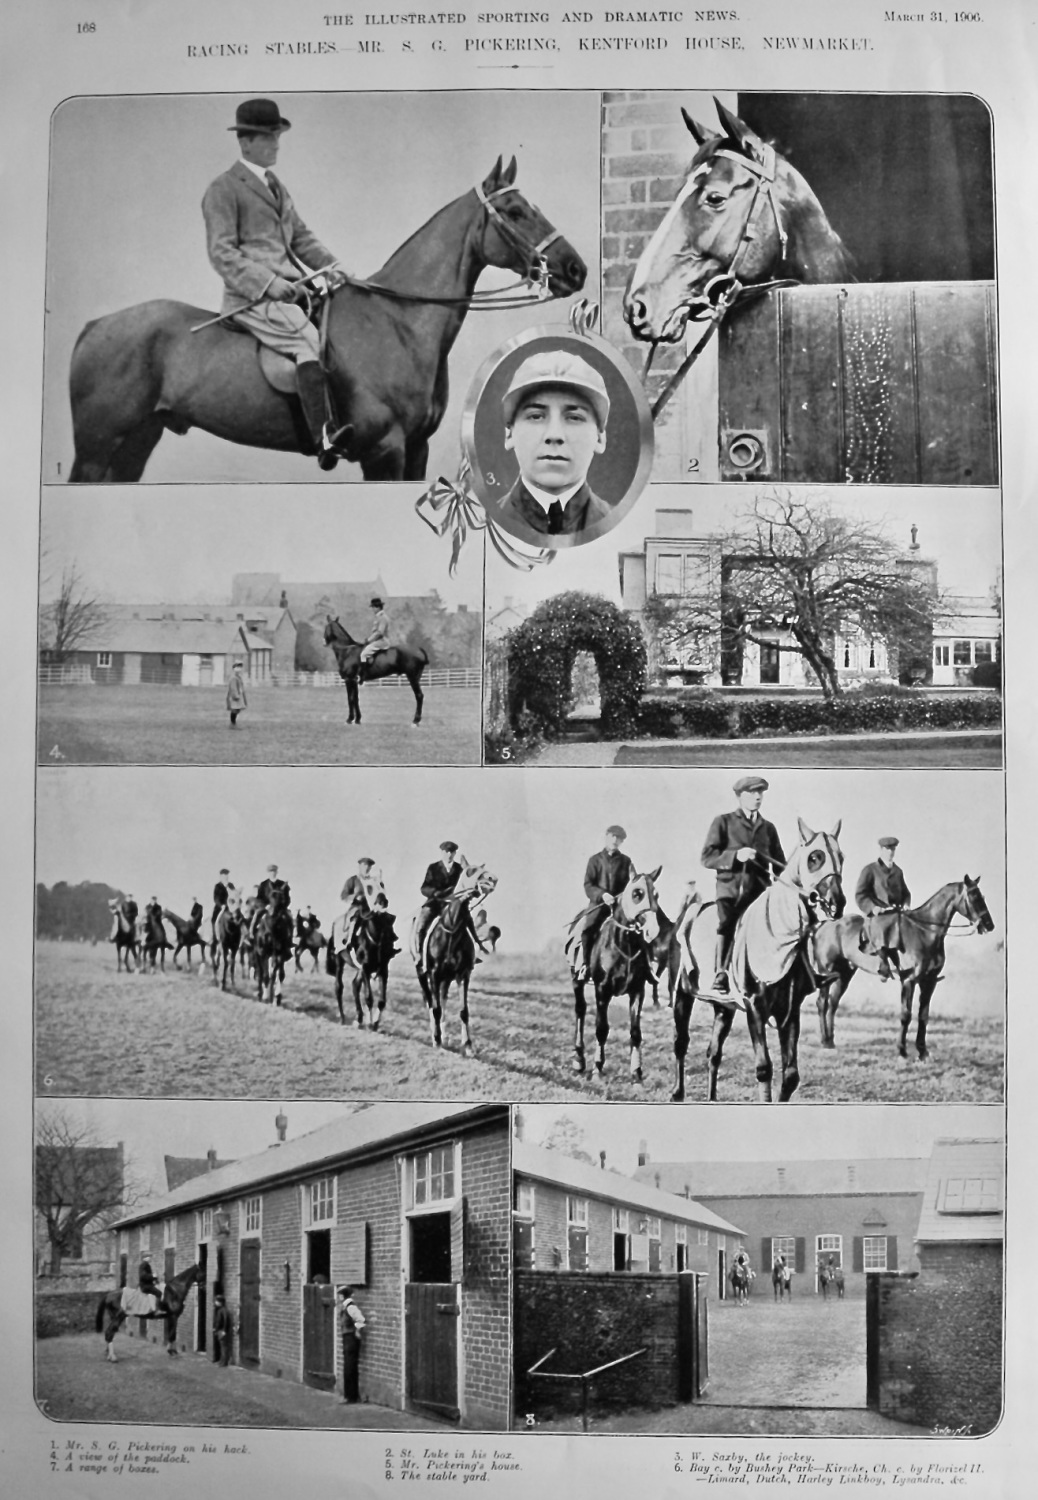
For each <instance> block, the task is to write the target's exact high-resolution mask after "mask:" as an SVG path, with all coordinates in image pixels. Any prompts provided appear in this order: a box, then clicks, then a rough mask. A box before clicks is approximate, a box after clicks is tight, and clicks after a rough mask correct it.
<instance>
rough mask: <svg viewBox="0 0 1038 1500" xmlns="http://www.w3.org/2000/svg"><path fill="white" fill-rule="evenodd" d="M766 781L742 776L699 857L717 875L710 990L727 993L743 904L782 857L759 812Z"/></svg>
mask: <svg viewBox="0 0 1038 1500" xmlns="http://www.w3.org/2000/svg"><path fill="white" fill-rule="evenodd" d="M767 790H768V783H767V782H766V781H765V779H764V777H763V776H742V777H740V778H739V780H738V781H737V782H736V783H735V786H734V787H733V791H734V792H735V795H736V798H737V799H738V803H739V805H738V807H737V808H736V809H735V811H734V812H728V813H721V814H720V815H719V816H718V817H716V818H715V819H714V821H713V822H712V823H711V824H710V828H709V830H708V832H707V835H706V842H705V843H704V845H703V853H702V855H701V856H700V857H701V859H702V862H703V864H704V865H705V866H706V868H707V869H708V870H714V871H716V874H717V943H716V946H715V950H714V968H715V970H716V973H715V975H714V984H713V988H714V992H715V993H716V994H718V995H728V994H730V993H731V988H730V985H729V982H728V960H729V958H730V957H731V952H732V939H733V938H734V936H735V928H736V925H737V923H738V921H739V918H740V917H741V916H742V914H743V912H744V911H745V910H746V908H747V907H748V906H750V905H752V903H753V902H754V901H756V899H757V897H758V896H759V895H760V894H761V892H762V891H763V890H764V889H765V888H766V887H767V886H768V885H770V883H771V880H772V877H773V873H774V871H775V870H776V869H782V867H783V866H784V865H785V863H786V856H785V854H784V853H783V851H782V843H781V841H780V839H779V836H778V831H777V830H776V828H775V825H774V823H769V822H768V820H767V818H765V817H762V816H761V811H760V806H761V803H762V802H763V800H764V793H765V792H766V791H767Z"/></svg>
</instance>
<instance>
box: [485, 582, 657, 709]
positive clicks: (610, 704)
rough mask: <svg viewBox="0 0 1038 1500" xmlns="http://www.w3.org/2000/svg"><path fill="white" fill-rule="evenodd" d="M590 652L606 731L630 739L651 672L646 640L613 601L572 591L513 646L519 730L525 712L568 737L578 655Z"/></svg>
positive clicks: (526, 626)
mask: <svg viewBox="0 0 1038 1500" xmlns="http://www.w3.org/2000/svg"><path fill="white" fill-rule="evenodd" d="M580 651H587V652H589V653H590V654H591V655H592V656H593V657H594V659H595V665H596V666H597V668H598V681H599V687H600V690H601V701H602V718H601V725H602V730H603V732H604V733H605V734H607V735H621V734H629V733H631V732H632V731H633V729H634V728H635V722H636V715H637V711H638V704H639V701H640V699H641V696H642V693H643V692H644V691H645V683H646V674H647V668H648V662H647V657H646V653H645V641H644V639H643V637H642V633H641V630H640V629H639V627H638V625H637V623H636V621H635V620H633V619H632V618H631V616H630V615H629V614H626V613H625V612H624V610H622V609H620V608H619V607H618V606H617V605H615V604H612V603H611V602H610V601H609V600H608V599H602V598H600V597H599V596H598V595H597V594H585V593H581V592H579V591H577V590H572V591H571V592H569V593H566V594H558V595H556V597H555V598H554V599H547V600H545V602H544V603H543V604H540V605H538V606H537V608H536V609H535V610H534V612H533V614H532V615H531V616H530V618H529V619H528V620H524V622H523V623H522V625H520V626H518V627H517V628H516V629H515V630H513V631H512V633H511V635H510V636H509V640H508V674H509V697H510V700H511V717H512V723H513V727H518V721H519V718H520V715H521V714H522V712H523V711H524V710H525V711H526V713H527V715H528V716H529V718H530V720H532V724H531V726H530V727H532V728H535V729H537V730H540V731H541V732H542V733H544V734H555V735H557V734H560V733H561V732H562V729H563V727H564V726H565V723H566V715H567V714H568V713H569V710H570V708H571V707H572V702H571V696H572V695H571V688H570V684H571V679H572V675H573V663H574V661H575V659H576V656H577V653H578V652H580Z"/></svg>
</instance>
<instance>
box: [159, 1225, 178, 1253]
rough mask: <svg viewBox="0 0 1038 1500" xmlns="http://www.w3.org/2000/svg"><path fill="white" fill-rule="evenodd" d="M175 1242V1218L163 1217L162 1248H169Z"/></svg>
mask: <svg viewBox="0 0 1038 1500" xmlns="http://www.w3.org/2000/svg"><path fill="white" fill-rule="evenodd" d="M176 1243H177V1221H176V1219H164V1220H163V1224H162V1248H163V1249H164V1250H171V1249H172V1248H173V1247H174V1246H175V1245H176Z"/></svg>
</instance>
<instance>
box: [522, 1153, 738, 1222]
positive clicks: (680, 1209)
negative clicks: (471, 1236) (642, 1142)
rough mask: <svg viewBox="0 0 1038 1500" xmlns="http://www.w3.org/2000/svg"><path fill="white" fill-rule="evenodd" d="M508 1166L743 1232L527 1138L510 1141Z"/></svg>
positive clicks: (628, 1204) (627, 1203)
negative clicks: (510, 1164)
mask: <svg viewBox="0 0 1038 1500" xmlns="http://www.w3.org/2000/svg"><path fill="white" fill-rule="evenodd" d="M512 1170H513V1172H516V1173H518V1174H519V1176H521V1177H530V1178H533V1179H535V1180H536V1181H540V1182H550V1183H554V1184H555V1185H556V1186H558V1187H564V1188H567V1189H570V1190H572V1191H573V1192H578V1193H586V1194H587V1195H588V1197H592V1198H604V1199H605V1200H607V1201H608V1202H609V1203H616V1204H619V1205H620V1206H621V1207H625V1208H644V1209H645V1210H646V1211H647V1212H648V1213H651V1214H654V1215H657V1216H659V1217H661V1218H668V1219H676V1220H677V1221H678V1222H679V1223H682V1224H697V1225H701V1226H703V1227H704V1228H707V1229H716V1230H719V1231H720V1232H721V1233H722V1234H742V1233H743V1232H744V1231H743V1230H741V1229H738V1228H737V1227H736V1226H735V1225H734V1224H730V1223H728V1221H727V1220H726V1219H722V1218H720V1216H719V1215H718V1214H715V1213H713V1212H712V1211H711V1210H710V1209H709V1208H704V1207H703V1205H702V1204H701V1203H696V1202H695V1201H693V1200H692V1199H690V1198H683V1197H679V1196H678V1195H677V1194H675V1193H667V1192H661V1191H660V1190H659V1189H658V1188H655V1187H648V1186H647V1185H646V1184H645V1183H644V1182H638V1181H636V1180H635V1179H634V1178H633V1177H624V1176H623V1174H622V1173H620V1172H610V1171H608V1170H603V1169H602V1168H601V1167H596V1166H594V1165H593V1164H592V1163H590V1162H586V1161H578V1160H577V1159H576V1157H573V1156H567V1155H566V1154H565V1153H564V1152H562V1151H549V1150H548V1149H547V1148H546V1147H544V1146H533V1145H530V1144H529V1143H528V1142H527V1141H515V1142H514V1143H513V1145H512Z"/></svg>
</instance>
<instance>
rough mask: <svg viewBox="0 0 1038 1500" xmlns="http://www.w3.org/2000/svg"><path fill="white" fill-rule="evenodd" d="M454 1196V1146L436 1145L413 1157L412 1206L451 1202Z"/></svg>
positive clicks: (421, 1206) (418, 1206)
mask: <svg viewBox="0 0 1038 1500" xmlns="http://www.w3.org/2000/svg"><path fill="white" fill-rule="evenodd" d="M453 1197H454V1147H453V1145H450V1146H434V1147H433V1149H432V1150H431V1151H422V1152H420V1153H419V1154H418V1155H417V1156H413V1157H412V1158H411V1206H412V1207H413V1208H423V1207H425V1206H426V1205H428V1204H430V1203H449V1202H450V1200H451V1199H452V1198H453Z"/></svg>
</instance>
